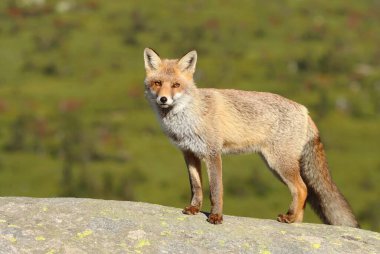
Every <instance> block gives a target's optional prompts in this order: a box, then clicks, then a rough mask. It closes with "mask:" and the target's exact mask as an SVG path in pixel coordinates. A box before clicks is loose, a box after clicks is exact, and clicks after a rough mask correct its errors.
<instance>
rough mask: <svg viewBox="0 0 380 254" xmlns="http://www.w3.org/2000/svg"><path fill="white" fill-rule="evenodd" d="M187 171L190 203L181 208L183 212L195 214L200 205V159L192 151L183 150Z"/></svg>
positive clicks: (201, 194)
mask: <svg viewBox="0 0 380 254" xmlns="http://www.w3.org/2000/svg"><path fill="white" fill-rule="evenodd" d="M183 155H184V157H185V162H186V165H187V169H188V172H189V180H190V188H191V203H190V205H189V206H186V207H185V208H184V209H183V213H184V214H197V213H198V212H199V211H200V209H201V207H202V200H203V193H202V174H201V161H200V159H199V158H198V157H197V156H195V155H194V154H193V153H192V152H189V151H186V152H183Z"/></svg>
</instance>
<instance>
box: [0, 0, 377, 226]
mask: <svg viewBox="0 0 380 254" xmlns="http://www.w3.org/2000/svg"><path fill="white" fill-rule="evenodd" d="M22 2H23V1H21V0H20V1H3V2H1V3H0V10H2V11H1V13H0V59H1V61H0V152H1V154H0V195H3V196H34V197H54V196H77V197H92V198H106V199H121V200H126V199H128V200H136V201H144V202H151V203H158V204H163V205H170V206H176V207H183V206H184V205H185V204H186V203H187V202H188V200H189V196H190V189H189V184H188V176H187V172H186V169H185V165H184V162H183V159H182V155H181V153H180V151H178V150H177V149H176V148H175V147H173V146H172V145H171V144H170V143H169V141H168V140H167V138H166V137H165V136H164V134H163V133H162V132H161V130H160V127H159V124H158V123H157V121H156V119H155V116H154V113H153V112H152V110H151V109H150V108H149V105H148V103H147V102H146V101H145V99H144V94H143V79H144V75H145V73H144V67H143V58H142V52H143V49H144V48H145V47H153V48H154V49H156V50H157V51H158V52H159V53H160V54H161V55H162V56H164V57H166V56H167V57H180V56H181V55H183V54H184V53H186V52H187V51H189V50H191V49H196V50H197V51H198V54H199V60H198V63H197V72H196V77H195V78H196V82H197V84H198V85H199V86H200V87H216V88H235V89H244V90H258V91H269V92H274V93H278V94H281V95H283V96H286V97H288V98H290V99H293V100H295V101H297V102H300V103H302V104H304V105H306V106H307V107H308V108H309V110H310V114H311V115H312V117H313V119H315V121H316V123H317V125H318V126H319V129H320V131H321V136H322V140H323V142H324V144H325V147H326V153H327V157H328V162H329V165H330V169H331V172H332V175H333V178H334V180H335V181H336V183H337V185H338V186H339V188H340V189H341V191H342V192H343V193H344V194H345V196H346V197H347V199H348V200H349V202H350V203H351V205H352V207H353V209H354V211H355V213H356V214H357V215H358V217H359V220H360V223H361V224H362V226H363V228H365V229H372V230H377V231H379V230H380V216H379V215H378V213H377V212H376V209H379V207H378V206H379V205H378V204H379V198H378V197H380V187H379V185H378V184H377V183H378V182H379V181H380V157H379V154H380V149H379V145H378V144H379V141H380V136H379V127H380V118H379V113H380V103H379V101H380V88H379V87H380V85H379V84H380V57H379V56H380V48H379V47H378V45H380V34H379V33H378V23H379V22H380V18H379V17H380V6H379V4H378V3H376V2H374V1H353V0H350V1H344V2H343V1H314V2H307V3H306V2H300V1H293V0H287V1H282V2H268V1H265V2H264V1H259V0H257V1H240V2H239V3H235V2H226V1H216V0H213V1H208V2H199V1H190V2H186V3H184V2H178V1H145V2H139V1H99V0H91V1H89V0H83V1H71V2H72V3H73V4H74V5H73V6H72V9H71V10H69V11H67V12H64V13H58V12H56V11H55V7H56V4H57V2H59V1H46V3H45V4H44V5H43V6H37V5H31V6H25V5H23V4H22ZM223 165H224V184H225V190H226V191H225V202H224V204H225V213H226V214H231V215H240V216H250V217H258V218H269V219H274V218H275V217H276V216H277V214H278V213H280V212H285V211H286V209H287V207H288V205H289V203H290V193H289V191H288V190H287V188H286V187H285V186H284V185H283V184H281V183H280V182H279V181H278V180H277V179H276V178H275V177H274V176H272V174H271V173H270V171H269V170H268V169H267V168H266V166H265V164H264V163H263V162H262V161H261V159H260V158H259V156H257V155H241V156H225V158H224V161H223ZM65 168H66V171H65V170H64V169H65ZM203 168H204V170H203V171H204V174H203V176H204V177H203V178H204V183H205V184H204V191H205V207H204V209H205V210H207V209H209V202H208V201H207V197H208V184H207V177H206V174H205V167H203ZM64 172H66V173H65V174H64ZM305 221H308V222H318V221H319V220H318V219H317V218H316V216H315V215H314V214H313V213H312V212H311V211H310V209H309V208H307V212H306V215H305Z"/></svg>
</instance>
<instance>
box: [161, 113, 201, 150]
mask: <svg viewBox="0 0 380 254" xmlns="http://www.w3.org/2000/svg"><path fill="white" fill-rule="evenodd" d="M159 120H160V123H161V126H162V128H163V130H164V132H165V133H166V134H167V135H168V137H169V138H170V140H171V141H172V142H173V143H174V144H175V145H176V146H177V147H178V148H179V149H181V150H183V151H185V150H188V151H192V152H194V153H195V154H198V155H204V154H206V151H207V144H206V141H205V139H204V138H203V137H202V133H201V131H200V128H199V127H200V125H201V124H202V123H201V122H200V120H199V119H197V118H196V117H194V114H193V113H192V112H191V111H188V110H180V111H172V112H168V113H167V114H166V115H165V116H159Z"/></svg>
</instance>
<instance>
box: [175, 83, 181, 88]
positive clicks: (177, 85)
mask: <svg viewBox="0 0 380 254" xmlns="http://www.w3.org/2000/svg"><path fill="white" fill-rule="evenodd" d="M180 86H181V84H180V83H174V84H173V87H174V88H178V87H180Z"/></svg>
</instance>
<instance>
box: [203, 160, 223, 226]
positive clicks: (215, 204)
mask: <svg viewBox="0 0 380 254" xmlns="http://www.w3.org/2000/svg"><path fill="white" fill-rule="evenodd" d="M205 162H206V166H207V173H208V178H209V182H210V200H211V213H210V215H209V217H208V219H207V221H208V222H210V223H212V224H221V223H222V221H223V182H222V157H221V155H220V154H214V155H210V156H208V157H207V158H205Z"/></svg>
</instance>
